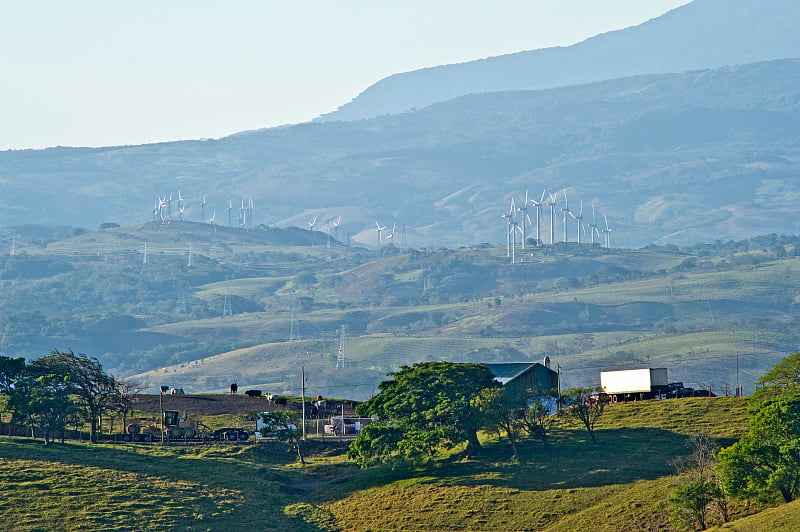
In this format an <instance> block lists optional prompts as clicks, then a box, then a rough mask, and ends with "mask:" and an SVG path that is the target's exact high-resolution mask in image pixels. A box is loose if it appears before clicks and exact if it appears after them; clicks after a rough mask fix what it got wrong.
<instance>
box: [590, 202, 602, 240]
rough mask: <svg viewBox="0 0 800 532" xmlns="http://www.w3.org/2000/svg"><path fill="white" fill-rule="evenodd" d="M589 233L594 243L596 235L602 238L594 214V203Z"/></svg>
mask: <svg viewBox="0 0 800 532" xmlns="http://www.w3.org/2000/svg"><path fill="white" fill-rule="evenodd" d="M589 235H590V236H591V239H592V244H594V236H595V235H597V238H598V239H599V238H600V230H599V229H597V221H596V220H595V214H594V205H592V223H590V224H589Z"/></svg>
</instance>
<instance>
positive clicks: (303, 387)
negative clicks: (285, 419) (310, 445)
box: [300, 366, 308, 441]
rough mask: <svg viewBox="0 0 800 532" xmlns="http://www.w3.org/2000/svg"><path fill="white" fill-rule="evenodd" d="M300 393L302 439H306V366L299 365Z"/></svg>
mask: <svg viewBox="0 0 800 532" xmlns="http://www.w3.org/2000/svg"><path fill="white" fill-rule="evenodd" d="M300 390H301V391H300V393H301V395H302V399H303V441H308V437H307V436H306V367H305V366H300Z"/></svg>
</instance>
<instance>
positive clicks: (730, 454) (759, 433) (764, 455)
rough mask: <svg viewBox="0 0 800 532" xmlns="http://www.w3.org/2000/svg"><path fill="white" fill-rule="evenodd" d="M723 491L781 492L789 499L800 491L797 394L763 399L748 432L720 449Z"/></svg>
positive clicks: (750, 494)
mask: <svg viewBox="0 0 800 532" xmlns="http://www.w3.org/2000/svg"><path fill="white" fill-rule="evenodd" d="M719 459H720V464H719V467H718V471H719V475H720V478H721V479H722V482H723V485H724V486H725V489H726V491H728V492H729V493H730V494H732V495H734V496H740V497H756V496H760V495H770V494H774V493H780V495H781V496H782V497H783V500H784V501H786V502H791V501H792V500H793V499H794V498H795V497H796V496H797V495H798V494H799V493H800V396H796V397H794V398H793V399H788V400H787V399H783V400H777V401H770V402H767V403H763V404H762V405H761V406H760V407H759V408H758V410H756V412H755V414H754V415H753V417H752V418H751V419H750V432H749V434H748V435H747V436H745V437H743V438H742V439H741V440H739V441H738V442H737V443H735V444H733V445H732V446H730V447H726V448H725V449H722V450H721V451H720V452H719Z"/></svg>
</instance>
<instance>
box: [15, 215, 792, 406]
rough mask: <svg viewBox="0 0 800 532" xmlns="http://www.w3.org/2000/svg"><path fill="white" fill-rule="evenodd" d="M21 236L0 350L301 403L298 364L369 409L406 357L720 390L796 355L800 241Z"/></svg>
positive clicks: (194, 230)
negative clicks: (360, 244)
mask: <svg viewBox="0 0 800 532" xmlns="http://www.w3.org/2000/svg"><path fill="white" fill-rule="evenodd" d="M26 234H29V235H36V239H35V240H30V241H29V242H35V245H29V246H28V247H25V248H23V249H21V250H20V251H19V252H18V253H17V254H15V255H13V256H6V257H5V258H4V259H3V261H2V263H0V287H1V288H2V290H3V298H1V299H0V334H1V335H2V336H0V350H2V351H3V352H4V354H7V355H14V356H25V357H27V358H34V357H37V356H40V355H42V354H45V353H47V352H49V351H50V350H51V349H53V348H59V349H69V348H72V349H74V350H75V351H82V352H86V353H87V354H89V355H91V356H97V357H98V358H99V359H100V360H101V362H102V363H103V365H104V366H105V367H106V368H107V369H108V370H110V371H111V372H112V373H114V374H115V375H117V376H124V377H133V378H134V379H135V380H140V381H142V382H144V383H146V384H147V385H148V386H151V387H153V386H159V385H162V384H168V385H171V386H176V387H182V388H184V389H186V390H187V391H191V392H206V391H223V390H225V389H227V387H228V386H229V384H230V383H231V382H238V383H239V384H240V385H242V386H243V387H259V388H261V389H265V390H269V391H273V392H276V393H287V394H297V393H299V389H298V382H299V369H300V368H299V366H300V365H304V366H305V367H306V370H307V376H308V377H309V386H310V387H311V388H313V390H312V393H313V394H323V395H337V396H350V397H353V398H364V397H367V396H369V394H370V393H372V392H373V391H374V389H375V386H376V385H377V383H378V382H379V381H380V380H381V379H382V377H383V376H384V375H385V374H386V373H388V372H390V371H393V370H394V369H396V368H397V367H398V366H400V365H403V364H410V363H413V362H420V361H424V360H452V361H474V362H487V361H520V360H539V359H542V358H544V357H545V356H549V357H550V358H551V360H552V361H553V362H554V363H555V364H558V365H560V366H561V370H562V378H563V382H564V383H565V385H583V384H595V383H597V382H598V378H599V372H600V371H601V370H602V369H613V368H626V367H641V366H663V367H667V368H669V370H670V378H671V379H672V380H675V381H683V382H684V383H685V384H687V385H689V386H695V387H708V386H713V387H714V389H715V391H717V392H722V391H724V389H725V387H726V386H727V387H728V388H729V389H733V388H734V386H735V385H736V383H737V381H738V383H739V384H742V385H744V386H745V389H751V387H752V383H753V382H754V381H755V380H756V379H757V378H758V377H759V376H760V374H761V373H763V371H764V370H765V369H766V368H768V367H770V366H771V365H773V364H774V363H775V362H776V361H777V360H778V359H780V358H782V357H783V356H785V355H786V354H787V353H791V352H794V351H796V350H797V348H796V346H797V345H798V344H800V338H798V333H797V331H798V330H800V329H798V327H797V326H796V325H797V312H796V310H797V304H798V303H797V302H798V301H800V289H799V288H798V286H800V283H799V282H798V281H800V259H798V258H797V256H798V254H800V239H797V238H796V237H778V236H775V235H770V236H765V237H759V238H754V239H749V240H746V241H741V242H732V241H730V242H715V243H711V244H703V245H696V246H692V247H688V248H683V249H678V248H676V247H674V246H668V247H662V246H648V247H647V248H643V249H638V250H625V249H605V248H600V247H599V246H597V245H589V244H583V245H578V244H574V243H572V244H559V245H556V246H542V247H535V246H534V247H531V246H528V248H527V249H526V250H525V252H524V253H523V252H520V260H519V263H517V264H514V265H511V264H509V261H508V258H507V257H506V250H505V247H491V246H489V247H487V246H479V247H473V248H459V249H439V250H436V251H433V250H413V249H412V250H408V251H406V252H401V250H400V249H398V248H396V247H394V246H386V247H384V248H383V249H382V250H380V251H370V250H365V249H361V248H354V247H347V246H343V245H341V243H338V242H335V241H334V242H332V245H331V247H330V249H329V248H328V246H327V241H326V239H325V237H324V235H319V234H318V235H316V236H315V235H313V234H312V233H311V232H310V231H305V230H300V229H295V230H281V229H268V228H258V229H252V230H244V229H230V228H225V229H222V228H218V229H217V231H214V229H213V228H212V227H211V226H209V225H208V224H197V223H189V222H184V223H178V222H174V223H170V224H143V225H139V226H132V227H120V228H110V229H105V230H101V231H93V232H80V231H70V230H67V229H64V228H60V227H56V228H47V227H43V228H41V230H39V231H38V233H37V232H35V231H33V230H32V228H26ZM31 238H34V237H33V236H31ZM317 238H318V239H319V241H320V242H319V243H317V244H315V240H316V239H317ZM322 242H325V245H321V243H322ZM145 244H146V245H147V261H146V263H145V253H144V248H145ZM190 251H191V253H190ZM190 255H191V264H190ZM343 328H344V336H345V340H344V356H345V358H346V363H345V365H344V367H337V358H338V354H339V349H340V343H341V336H342V335H341V333H342V329H343ZM737 357H738V373H737ZM340 362H341V360H340ZM339 366H341V364H339Z"/></svg>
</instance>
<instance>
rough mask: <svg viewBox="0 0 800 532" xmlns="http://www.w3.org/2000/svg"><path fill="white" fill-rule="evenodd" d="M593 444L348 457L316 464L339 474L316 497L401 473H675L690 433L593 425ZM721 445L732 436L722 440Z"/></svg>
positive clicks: (579, 477)
mask: <svg viewBox="0 0 800 532" xmlns="http://www.w3.org/2000/svg"><path fill="white" fill-rule="evenodd" d="M596 435H597V440H598V444H597V445H592V444H591V442H590V441H589V440H588V436H587V435H586V433H585V431H580V430H561V431H558V432H557V433H555V434H554V435H553V438H552V441H551V443H550V445H548V446H547V447H545V446H543V445H542V444H541V443H538V442H532V441H523V442H522V443H521V444H520V445H519V456H518V459H517V460H512V459H511V448H510V446H509V445H508V443H506V442H505V441H504V442H497V441H493V442H489V443H487V444H485V445H484V449H483V451H482V452H481V453H480V454H479V455H476V456H475V457H473V458H471V459H467V460H440V461H436V462H433V463H431V464H428V465H427V466H424V467H420V468H417V469H413V470H411V469H406V470H391V469H389V468H387V467H377V468H371V469H367V470H359V469H358V468H357V467H356V466H355V465H354V464H352V463H350V464H349V465H348V466H346V467H343V466H342V464H335V465H330V466H327V471H326V468H320V469H319V470H318V472H319V474H321V475H323V476H328V477H330V478H337V480H336V481H334V482H338V483H339V484H338V485H327V486H325V488H324V489H323V490H321V491H320V492H318V493H317V494H316V497H317V499H318V501H319V502H322V501H325V500H332V499H339V498H343V497H346V496H347V495H349V493H351V492H354V491H359V490H363V489H369V488H374V487H379V486H382V485H386V484H389V483H391V482H394V481H398V480H403V479H414V480H415V481H416V482H417V483H434V484H439V485H452V486H481V485H491V486H498V487H508V488H516V489H521V490H534V491H544V490H550V489H572V488H587V487H600V486H609V485H614V484H628V483H631V482H635V481H637V480H653V479H657V478H660V477H664V476H667V475H672V474H674V473H675V467H674V465H673V464H674V462H675V460H676V459H677V458H679V457H681V456H686V455H688V454H689V453H690V452H691V449H690V448H689V437H688V436H686V435H681V434H676V433H674V432H671V431H668V430H663V429H654V428H630V429H627V428H614V429H604V430H597V431H596ZM719 443H720V444H721V445H727V444H729V443H730V442H728V441H727V440H726V441H720V442H719Z"/></svg>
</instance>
